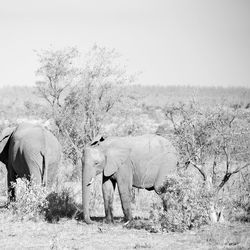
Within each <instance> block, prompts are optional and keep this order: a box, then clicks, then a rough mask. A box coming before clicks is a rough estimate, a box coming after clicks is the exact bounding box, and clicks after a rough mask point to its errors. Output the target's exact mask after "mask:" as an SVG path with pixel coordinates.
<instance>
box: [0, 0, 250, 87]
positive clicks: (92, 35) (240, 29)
mask: <svg viewBox="0 0 250 250" xmlns="http://www.w3.org/2000/svg"><path fill="white" fill-rule="evenodd" d="M94 44H98V45H100V46H105V47H108V48H114V49H116V50H117V51H118V52H119V53H120V54H122V57H123V59H124V63H125V64H127V65H128V70H129V71H131V72H141V74H140V76H139V78H138V80H137V83H139V84H145V85H163V86H167V85H194V86H223V87H227V86H246V87H247V86H249V87H250V1H249V0H123V1H121V0H105V1H101V0H100V1H97V0H91V1H89V0H40V1H37V0H22V1H20V0H15V1H13V0H8V1H6V0H0V86H8V85H29V86H32V85H34V83H35V81H36V80H38V79H37V77H36V76H35V71H36V69H37V68H38V60H37V56H36V53H35V52H34V51H35V50H36V51H39V50H42V49H47V48H49V47H50V46H53V47H54V48H58V49H61V48H64V47H67V46H76V47H77V48H78V49H79V50H80V51H81V52H83V53H84V52H87V51H88V50H89V49H90V48H91V47H92V46H93V45H94Z"/></svg>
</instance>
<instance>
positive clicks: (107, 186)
mask: <svg viewBox="0 0 250 250" xmlns="http://www.w3.org/2000/svg"><path fill="white" fill-rule="evenodd" d="M115 186H116V182H115V181H114V180H111V179H110V178H107V177H105V176H104V175H103V178H102V193H103V199H104V209H105V216H106V222H107V223H110V222H112V223H114V217H113V200H114V191H115Z"/></svg>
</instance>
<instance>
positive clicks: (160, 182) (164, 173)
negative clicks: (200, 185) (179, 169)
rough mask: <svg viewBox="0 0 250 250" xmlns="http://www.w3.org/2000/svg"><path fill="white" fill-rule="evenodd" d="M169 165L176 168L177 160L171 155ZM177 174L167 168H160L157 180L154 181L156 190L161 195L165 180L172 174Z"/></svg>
mask: <svg viewBox="0 0 250 250" xmlns="http://www.w3.org/2000/svg"><path fill="white" fill-rule="evenodd" d="M167 164H168V166H171V169H176V166H177V161H176V159H175V157H174V158H173V159H171V156H169V160H168V162H167ZM173 175H175V173H174V172H169V171H168V169H167V168H165V167H162V168H160V169H159V173H158V176H157V178H156V181H155V183H154V190H155V192H156V193H157V194H158V195H160V194H161V193H162V188H163V186H164V183H165V181H166V180H167V178H168V177H169V178H171V176H173Z"/></svg>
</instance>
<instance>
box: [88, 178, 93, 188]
mask: <svg viewBox="0 0 250 250" xmlns="http://www.w3.org/2000/svg"><path fill="white" fill-rule="evenodd" d="M93 181H94V178H91V180H90V182H89V183H88V184H87V186H90V185H91V184H92V183H93Z"/></svg>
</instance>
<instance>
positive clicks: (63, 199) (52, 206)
mask: <svg viewBox="0 0 250 250" xmlns="http://www.w3.org/2000/svg"><path fill="white" fill-rule="evenodd" d="M46 201H47V206H46V207H45V208H44V216H45V220H47V221H48V222H58V221H59V220H60V218H65V217H66V218H73V217H74V215H76V213H77V212H78V209H77V207H76V205H75V202H74V200H73V197H72V195H71V192H70V190H69V189H63V190H61V191H59V192H55V191H54V192H52V193H50V194H49V195H48V196H47V197H46Z"/></svg>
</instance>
